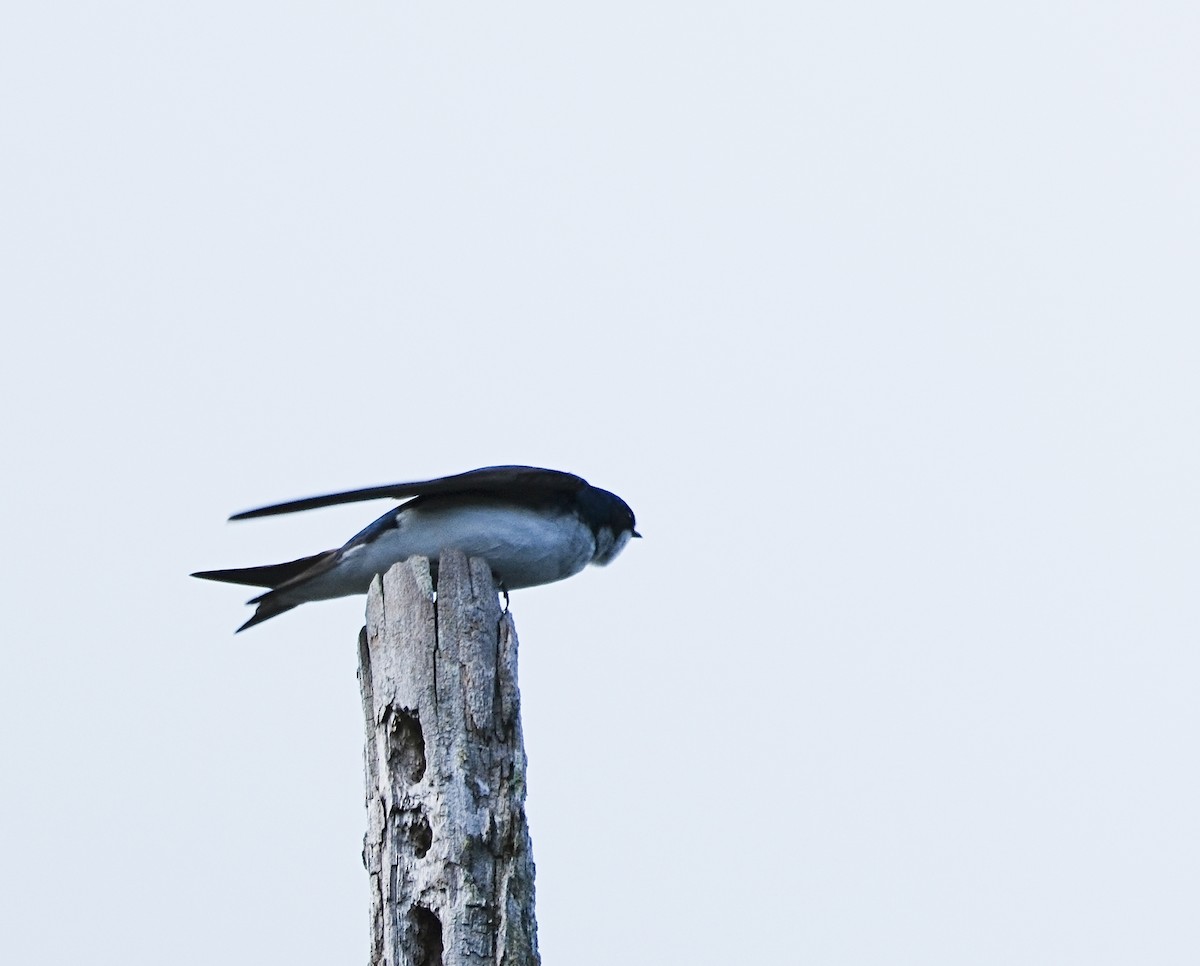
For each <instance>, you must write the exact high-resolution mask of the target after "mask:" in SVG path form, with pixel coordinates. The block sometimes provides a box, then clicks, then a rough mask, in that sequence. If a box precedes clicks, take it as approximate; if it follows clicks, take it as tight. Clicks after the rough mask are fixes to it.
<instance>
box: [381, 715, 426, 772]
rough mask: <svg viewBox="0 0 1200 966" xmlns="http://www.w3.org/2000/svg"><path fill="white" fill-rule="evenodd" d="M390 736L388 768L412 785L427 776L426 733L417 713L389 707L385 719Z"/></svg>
mask: <svg viewBox="0 0 1200 966" xmlns="http://www.w3.org/2000/svg"><path fill="white" fill-rule="evenodd" d="M384 723H385V724H386V726H387V736H388V766H389V767H390V768H391V770H392V772H393V773H394V774H397V775H400V776H401V777H402V778H404V779H406V780H407V781H408V782H409V783H410V784H416V783H417V782H419V781H420V780H421V779H422V778H423V777H424V775H425V733H424V732H423V731H422V730H421V721H420V719H419V718H418V717H417V713H416V712H415V711H409V710H407V709H405V708H393V707H389V708H388V710H387V715H386V717H385V718H384Z"/></svg>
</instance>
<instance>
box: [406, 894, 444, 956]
mask: <svg viewBox="0 0 1200 966" xmlns="http://www.w3.org/2000/svg"><path fill="white" fill-rule="evenodd" d="M408 929H409V932H408V938H409V942H410V944H411V945H410V949H411V951H412V962H413V966H442V921H441V920H440V919H439V918H438V917H437V915H436V913H434V912H433V911H432V910H431V909H426V908H425V907H424V906H413V907H412V909H411V911H410V912H409V914H408Z"/></svg>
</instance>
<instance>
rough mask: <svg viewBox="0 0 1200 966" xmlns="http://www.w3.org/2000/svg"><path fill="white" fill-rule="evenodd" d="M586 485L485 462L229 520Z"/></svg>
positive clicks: (574, 479)
mask: <svg viewBox="0 0 1200 966" xmlns="http://www.w3.org/2000/svg"><path fill="white" fill-rule="evenodd" d="M585 486H587V481H586V480H584V479H582V478H580V477H578V476H575V475H574V474H572V473H562V472H559V471H558V470H544V469H540V468H539V467H536V466H485V467H483V468H482V469H478V470H470V471H469V472H466V473H457V474H455V475H454V476H441V477H438V478H437V479H436V480H422V481H420V482H417V483H389V484H385V485H384V486H368V487H366V488H364V489H361V490H346V491H345V492H343V493H327V494H325V495H324V496H310V497H307V498H306V499H303V500H291V501H289V502H287V503H273V504H271V505H270V506H263V507H259V508H258V509H257V510H244V511H242V512H241V513H235V514H234V515H233V516H231V517H230V518H229V519H230V520H250V519H253V518H254V517H269V516H275V515H276V514H278V513H297V512H299V511H300V510H315V509H317V508H318V507H323V506H336V505H337V504H339V503H360V502H362V501H364V500H380V499H385V498H387V499H393V500H399V499H407V498H408V497H410V496H430V495H433V494H443V493H484V494H503V493H506V492H513V491H515V492H530V491H539V490H540V491H542V492H551V493H576V492H578V491H579V490H581V489H583V488H584V487H585Z"/></svg>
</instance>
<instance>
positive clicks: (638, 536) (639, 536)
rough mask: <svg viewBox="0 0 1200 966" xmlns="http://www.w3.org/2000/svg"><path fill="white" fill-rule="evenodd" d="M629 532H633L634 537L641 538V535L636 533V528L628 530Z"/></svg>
mask: <svg viewBox="0 0 1200 966" xmlns="http://www.w3.org/2000/svg"><path fill="white" fill-rule="evenodd" d="M629 532H630V533H631V534H633V535H634V536H635V537H637V538H638V539H639V540H641V539H642V535H641V534H640V533H638V532H637V531H636V530H630V531H629Z"/></svg>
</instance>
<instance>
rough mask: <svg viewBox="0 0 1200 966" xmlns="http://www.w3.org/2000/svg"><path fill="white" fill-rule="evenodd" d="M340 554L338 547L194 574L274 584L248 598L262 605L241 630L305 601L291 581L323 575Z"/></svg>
mask: <svg viewBox="0 0 1200 966" xmlns="http://www.w3.org/2000/svg"><path fill="white" fill-rule="evenodd" d="M336 557H337V551H336V550H326V551H325V552H324V553H315V554H313V555H312V556H311V557H301V558H300V559H299V560H289V561H288V562H287V563H281V564H270V565H268V566H266V567H235V568H233V569H231V570H199V571H197V572H196V573H194V574H192V576H193V577H200V578H201V579H203V580H219V581H222V582H223V583H226V584H245V585H247V586H249V587H268V588H270V589H269V590H268V591H267V592H266V593H265V594H259V595H258V596H257V597H255V598H253V599H251V600H249V601H247V603H250V604H257V605H258V608H257V609H256V610H255V611H254V616H253V617H251V618H250V619H249V620H248V621H246V623H245V624H243V625H242V626H241V627H239V628H238V630H239V631H244V630H245V629H246V628H247V627H253V626H254V625H255V624H261V623H262V622H263V621H265V620H270V619H271V618H272V617H277V616H278V615H280V614H282V613H284V611H289V610H291V609H292V608H293V607H296V606H298V605H299V604H301V603H302V602H303V600H302V599H301V600H297V599H296V598H295V596H294V595H293V594H290V593H288V590H289V589H291V588H290V586H289V585H293V584H302V583H304V582H305V581H307V580H310V579H311V578H312V577H314V576H317V575H319V574H320V573H322V572H323V571H324V570H327V569H328V568H329V567H330V566H332V564H333V561H334V558H336Z"/></svg>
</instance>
